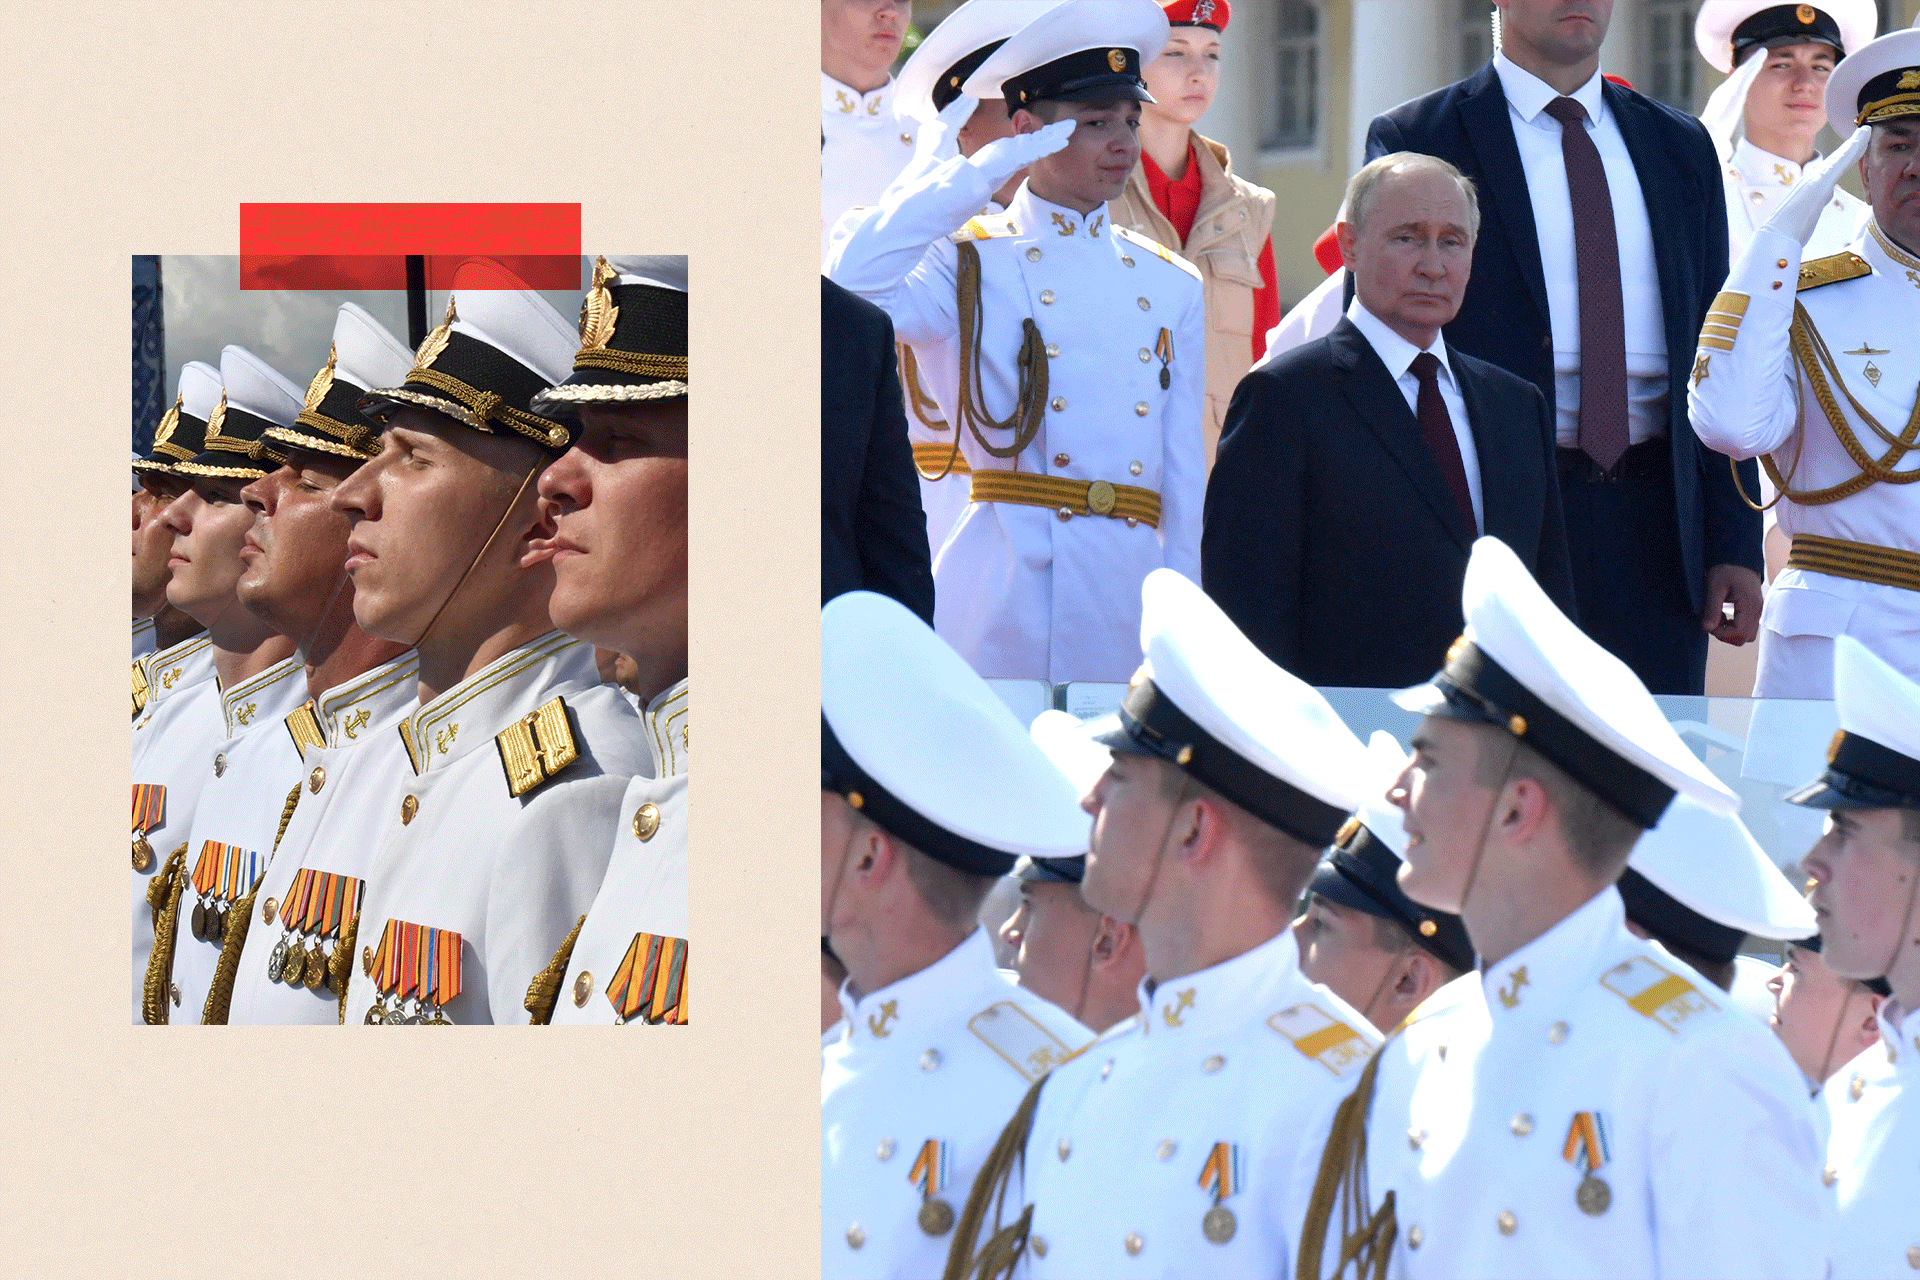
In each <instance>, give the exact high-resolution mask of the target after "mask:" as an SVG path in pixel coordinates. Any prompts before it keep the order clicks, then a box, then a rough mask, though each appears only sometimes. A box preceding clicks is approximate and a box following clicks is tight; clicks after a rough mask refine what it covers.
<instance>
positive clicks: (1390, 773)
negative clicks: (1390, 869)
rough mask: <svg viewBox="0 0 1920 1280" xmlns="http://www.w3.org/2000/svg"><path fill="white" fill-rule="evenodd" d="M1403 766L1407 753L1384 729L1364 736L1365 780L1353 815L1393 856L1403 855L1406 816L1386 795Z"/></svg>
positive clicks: (1405, 837) (1404, 852) (1401, 771)
mask: <svg viewBox="0 0 1920 1280" xmlns="http://www.w3.org/2000/svg"><path fill="white" fill-rule="evenodd" d="M1406 767H1407V753H1406V751H1405V750H1403V749H1402V748H1401V746H1400V744H1399V743H1398V742H1396V741H1394V737H1393V735H1392V734H1390V733H1388V732H1387V731H1386V730H1385V729H1375V730H1374V731H1373V736H1372V737H1370V738H1368V739H1367V763H1366V769H1367V781H1366V787H1365V789H1364V790H1362V791H1361V793H1360V806H1359V809H1358V810H1357V811H1356V812H1355V814H1354V816H1355V817H1357V818H1359V819H1360V825H1361V826H1363V827H1365V828H1366V829H1367V830H1369V831H1371V832H1373V837H1374V839H1376V840H1378V841H1380V842H1381V843H1382V844H1384V845H1386V846H1387V848H1389V849H1391V850H1393V852H1394V856H1395V857H1398V858H1400V859H1402V860H1404V859H1405V858H1406V856H1407V828H1406V825H1405V823H1404V822H1403V819H1404V818H1405V817H1406V815H1405V814H1404V813H1402V812H1401V811H1400V807H1399V806H1398V805H1396V804H1394V803H1393V802H1391V801H1390V800H1388V799H1387V788H1389V787H1391V786H1392V785H1393V780H1394V779H1395V778H1398V777H1399V776H1400V775H1401V773H1403V772H1404V771H1405V770H1406Z"/></svg>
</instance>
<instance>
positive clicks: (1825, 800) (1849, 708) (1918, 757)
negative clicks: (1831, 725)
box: [1786, 636, 1920, 809]
mask: <svg viewBox="0 0 1920 1280" xmlns="http://www.w3.org/2000/svg"><path fill="white" fill-rule="evenodd" d="M1833 706H1834V710H1835V712H1837V713H1838V715H1839V718H1840V728H1839V730H1838V731H1836V732H1835V733H1834V735H1833V741H1832V742H1831V743H1830V744H1828V746H1827V771H1826V772H1825V773H1824V774H1822V775H1821V776H1820V778H1819V779H1818V780H1817V781H1814V782H1810V783H1808V784H1807V785H1806V786H1804V787H1801V788H1800V789H1799V790H1798V791H1795V792H1793V793H1792V794H1791V795H1789V796H1787V797H1786V799H1787V802H1788V803H1789V804H1803V805H1808V806H1810V807H1812V808H1815V809H1920V684H1915V683H1914V682H1913V681H1912V680H1909V679H1907V677H1905V676H1903V675H1901V674H1900V673H1899V672H1898V671H1895V670H1894V669H1893V668H1892V667H1891V666H1889V665H1888V664H1887V662H1886V660H1885V659H1883V658H1881V657H1880V655H1878V654H1876V653H1874V652H1873V651H1872V650H1870V649H1868V648H1867V646H1865V645H1863V644H1861V643H1860V642H1859V641H1858V640H1856V639H1854V638H1853V637H1852V636H1840V637H1838V638H1837V639H1835V641H1834V643H1833Z"/></svg>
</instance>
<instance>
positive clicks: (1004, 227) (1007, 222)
mask: <svg viewBox="0 0 1920 1280" xmlns="http://www.w3.org/2000/svg"><path fill="white" fill-rule="evenodd" d="M1019 234H1020V228H1019V226H1018V224H1016V223H1015V222H1014V220H1013V218H1012V217H1011V216H1009V215H1008V214H1004V213H981V214H975V215H974V216H973V217H971V218H968V219H967V225H966V226H964V227H961V228H960V229H959V230H958V231H956V232H954V233H953V234H952V235H950V236H948V237H947V239H949V240H951V241H953V242H954V243H955V244H965V243H966V242H967V241H969V240H992V239H995V238H997V237H1000V236H1017V235H1019Z"/></svg>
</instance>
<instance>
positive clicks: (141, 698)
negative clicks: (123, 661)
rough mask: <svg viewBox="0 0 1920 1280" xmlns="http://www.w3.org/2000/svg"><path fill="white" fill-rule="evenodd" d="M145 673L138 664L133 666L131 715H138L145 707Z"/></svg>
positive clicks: (146, 693) (146, 689)
mask: <svg viewBox="0 0 1920 1280" xmlns="http://www.w3.org/2000/svg"><path fill="white" fill-rule="evenodd" d="M148 693H149V690H148V688H147V673H146V671H145V670H143V669H142V665H141V664H140V663H138V662H136V663H134V664H133V714H134V715H136V716H137V715H139V714H140V713H141V712H142V711H144V710H146V707H147V695H148Z"/></svg>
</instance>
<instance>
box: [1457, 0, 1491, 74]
mask: <svg viewBox="0 0 1920 1280" xmlns="http://www.w3.org/2000/svg"><path fill="white" fill-rule="evenodd" d="M1454 8H1455V9H1457V10H1458V11H1459V12H1458V13H1457V14H1456V15H1455V17H1454V26H1455V28H1456V29H1457V34H1458V36H1459V42H1458V46H1457V47H1458V49H1459V51H1460V64H1459V66H1458V67H1457V68H1455V71H1456V74H1458V75H1461V76H1470V75H1472V74H1473V73H1474V72H1476V71H1478V70H1479V69H1480V68H1481V67H1482V66H1484V65H1485V64H1486V63H1488V62H1489V61H1491V60H1492V58H1493V13H1494V9H1493V6H1492V5H1491V4H1489V3H1487V0H1457V2H1456V3H1455V5H1454Z"/></svg>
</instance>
